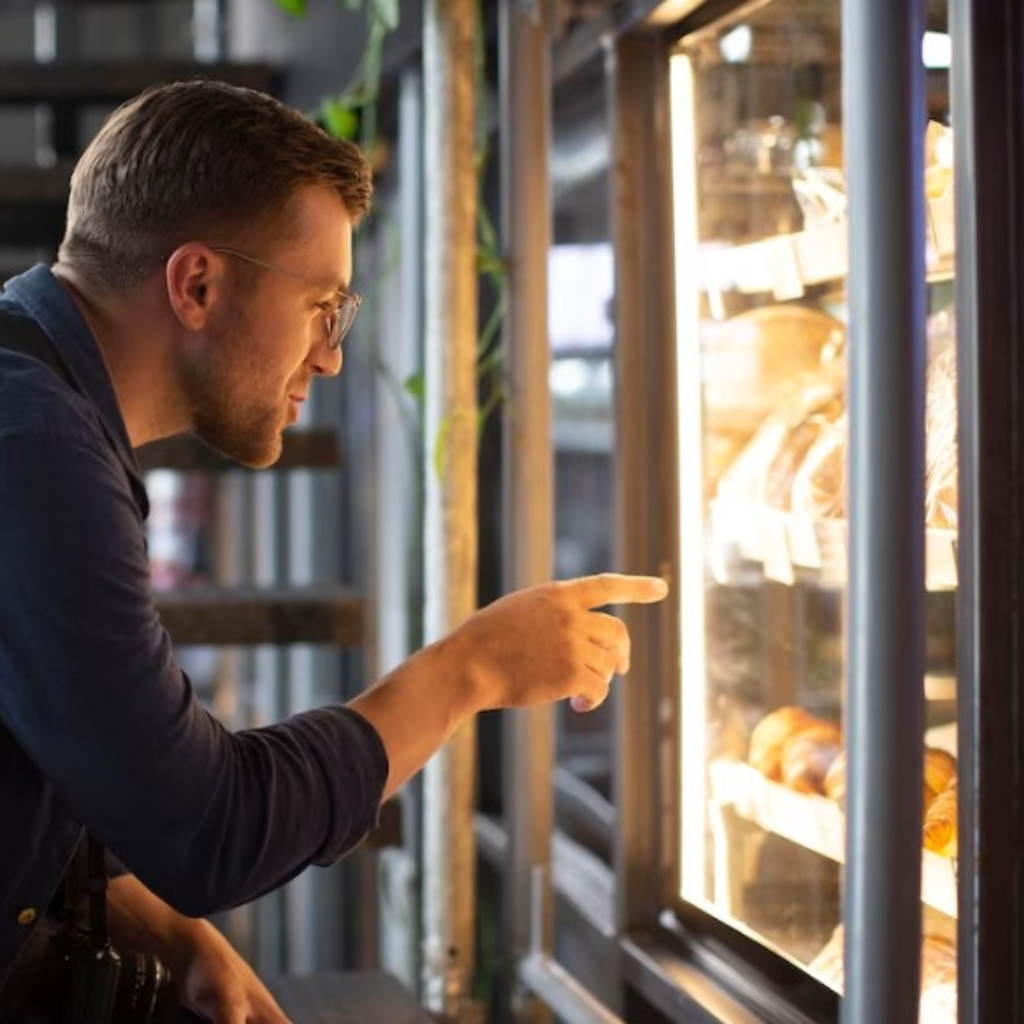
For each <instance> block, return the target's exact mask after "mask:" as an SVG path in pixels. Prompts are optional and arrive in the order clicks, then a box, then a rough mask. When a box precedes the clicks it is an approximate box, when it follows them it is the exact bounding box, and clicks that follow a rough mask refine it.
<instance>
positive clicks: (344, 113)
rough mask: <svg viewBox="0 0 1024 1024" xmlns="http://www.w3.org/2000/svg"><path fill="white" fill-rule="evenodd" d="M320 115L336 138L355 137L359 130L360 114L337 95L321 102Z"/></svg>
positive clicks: (328, 130) (329, 131)
mask: <svg viewBox="0 0 1024 1024" xmlns="http://www.w3.org/2000/svg"><path fill="white" fill-rule="evenodd" d="M320 117H321V119H322V120H323V123H324V127H325V128H326V129H327V132H328V134H329V135H332V136H334V138H336V139H354V138H355V137H356V135H357V134H358V132H359V115H358V114H357V113H356V112H355V110H353V109H352V107H351V106H350V105H349V104H347V103H345V102H343V101H342V100H341V99H339V98H338V97H336V96H329V97H327V98H326V99H324V100H323V101H322V102H321V104H320Z"/></svg>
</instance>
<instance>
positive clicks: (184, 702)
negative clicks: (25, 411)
mask: <svg viewBox="0 0 1024 1024" xmlns="http://www.w3.org/2000/svg"><path fill="white" fill-rule="evenodd" d="M0 588H2V590H0V716H2V718H3V720H4V722H5V723H6V724H7V726H8V727H9V728H10V730H11V732H12V733H13V734H14V736H15V737H16V738H17V740H18V742H19V743H20V744H21V745H22V747H23V748H24V749H25V751H26V752H27V753H28V755H29V756H30V757H31V758H32V759H33V760H34V761H35V763H36V764H37V766H38V767H39V769H40V770H41V771H42V772H43V774H44V775H46V776H47V778H49V779H50V781H51V782H52V783H53V785H54V786H55V787H56V789H57V791H58V792H59V793H60V795H61V796H62V798H63V799H64V800H65V801H66V803H67V804H68V806H69V807H70V809H71V811H72V813H73V814H74V815H75V816H76V817H79V818H80V820H81V821H82V822H83V823H85V824H86V825H88V826H89V827H90V828H91V829H92V830H93V831H94V832H95V833H96V835H97V836H98V837H99V838H100V839H101V840H102V841H103V842H104V843H105V844H106V845H107V846H108V847H109V848H110V849H111V850H112V851H113V853H114V854H115V856H116V857H117V858H119V859H120V860H121V861H123V863H124V864H125V865H126V866H127V867H129V868H130V870H131V871H133V872H134V873H135V874H136V875H137V876H138V877H139V878H140V879H141V881H142V882H143V883H144V884H145V885H147V886H148V887H149V888H150V889H152V890H153V891H154V892H156V893H157V894H158V895H160V896H161V897H162V898H163V899H165V900H166V901H167V902H168V903H170V904H171V905H172V906H174V907H176V908H177V909H178V910H180V911H182V912H184V913H187V914H193V915H197V916H198V915H205V914H209V913H212V912H213V911H216V910H220V909H224V908H226V907H230V906H234V905H237V904H239V903H242V902H245V901H248V900H250V899H252V898H254V897H256V896H258V895H260V894H261V893H264V892H266V891H268V890H270V889H272V888H275V887H277V886H279V885H281V884H282V883H284V882H286V881H287V880H288V879H290V878H292V877H293V876H294V875H296V874H297V873H298V872H299V871H301V870H302V869H303V868H304V867H306V866H307V865H309V864H311V863H316V864H327V863H330V862H332V861H334V860H336V859H337V858H338V857H340V856H341V855H342V854H344V853H345V852H346V851H347V850H349V849H351V848H352V847H353V846H354V845H355V844H356V843H358V842H359V841H360V840H361V839H362V838H363V836H364V835H365V834H366V832H367V831H368V830H369V829H371V828H373V827H374V825H375V824H376V821H377V815H378V810H379V804H380V800H381V796H382V793H383V789H384V785H385V782H386V779H387V771H388V764H387V755H386V752H385V750H384V747H383V744H382V742H381V740H380V738H379V736H378V735H377V733H376V732H375V730H374V729H373V728H372V726H370V724H369V723H368V722H367V721H366V720H365V719H363V718H361V717H360V716H359V715H358V714H357V713H355V712H354V711H351V710H350V709H348V708H345V707H342V706H330V707H324V708H320V709H317V710H314V711H310V712H307V713H305V714H301V715H296V716H295V717H293V718H291V719H288V720H287V721H285V722H282V723H280V724H277V725H273V726H270V727H268V728H263V729H254V730H247V731H243V732H239V733H232V732H230V731H229V730H227V729H225V728H224V727H223V726H222V725H221V724H220V723H219V722H217V720H216V719H214V718H213V717H212V716H211V715H210V714H209V713H208V712H207V711H206V710H205V709H204V708H203V707H202V705H201V704H200V703H199V702H198V700H197V699H196V697H195V695H194V693H193V690H192V687H191V685H190V683H189V680H188V678H187V676H186V675H185V674H184V673H183V672H182V670H181V668H180V667H179V666H178V664H177V663H176V661H175V658H174V655H173V652H172V649H171V644H170V641H169V638H168V636H167V633H166V631H165V630H164V629H163V627H162V625H161V623H160V620H159V617H158V614H157V612H156V610H155V607H154V603H153V595H152V590H151V586H150V579H149V567H148V561H147V557H146V548H145V538H144V534H143V530H142V526H141V523H140V521H139V516H138V512H137V509H136V507H135V504H134V502H133V500H132V497H131V492H130V489H129V486H128V482H127V479H126V476H125V473H124V471H123V469H122V467H121V466H120V464H119V463H118V462H117V459H116V457H115V456H114V455H113V453H112V452H111V451H110V450H109V448H108V447H107V446H106V443H105V442H104V441H103V439H102V437H100V436H99V434H98V430H96V429H95V428H93V429H89V428H84V429H83V427H82V425H81V424H77V425H76V429H74V430H71V429H68V428H67V427H66V426H65V427H61V426H60V424H59V423H57V424H50V425H49V426H48V427H47V428H46V429H39V430H33V431H26V432H16V433H13V434H11V433H7V434H0Z"/></svg>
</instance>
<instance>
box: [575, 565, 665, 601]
mask: <svg viewBox="0 0 1024 1024" xmlns="http://www.w3.org/2000/svg"><path fill="white" fill-rule="evenodd" d="M566 585H567V586H569V587H572V588H573V589H574V590H575V591H576V594H577V596H578V597H579V600H580V602H581V603H582V604H583V606H584V607H586V608H600V607H601V606H602V605H606V604H652V603H653V602H655V601H661V600H662V599H663V598H664V597H666V595H667V594H668V584H667V583H666V582H665V581H664V580H663V579H662V578H661V577H660V576H626V575H623V574H621V573H615V572H604V573H600V574H599V575H597V576H582V577H580V578H579V579H577V580H572V581H571V582H570V583H568V584H566Z"/></svg>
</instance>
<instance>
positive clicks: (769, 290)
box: [670, 0, 958, 1024]
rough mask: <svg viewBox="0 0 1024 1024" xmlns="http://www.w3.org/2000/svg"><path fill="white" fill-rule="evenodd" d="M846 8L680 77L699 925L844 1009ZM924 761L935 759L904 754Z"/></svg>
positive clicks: (939, 490) (930, 953)
mask: <svg viewBox="0 0 1024 1024" xmlns="http://www.w3.org/2000/svg"><path fill="white" fill-rule="evenodd" d="M928 11H929V14H928V25H927V27H928V32H927V33H926V35H925V38H924V41H923V49H922V60H923V62H924V64H925V66H926V67H927V69H928V71H927V80H928V94H927V102H928V120H927V133H926V139H925V150H926V169H925V182H924V187H925V192H926V197H927V203H926V205H927V219H928V222H927V226H926V233H927V239H928V253H927V264H928V281H927V296H928V370H927V385H926V388H927V399H926V420H927V466H926V472H927V478H926V509H925V516H926V521H927V535H926V555H927V591H928V595H927V599H926V612H927V636H926V662H927V674H926V677H925V679H924V680H920V679H908V680H906V685H907V686H922V685H923V686H924V696H925V701H926V715H927V731H926V736H925V749H924V750H923V751H922V758H923V762H924V786H925V789H924V794H923V797H924V805H925V814H924V817H923V819H922V822H921V836H922V840H921V842H922V875H923V882H922V904H923V919H924V929H923V930H924V946H923V952H922V1002H921V1019H922V1020H927V1021H929V1022H930V1024H931V1022H933V1021H934V1022H939V1021H945V1020H950V1021H954V1020H955V1019H956V916H957V888H956V864H957V860H956V856H957V843H956V795H957V789H956V785H957V784H956V767H957V752H958V748H957V730H956V724H955V723H956V679H955V673H956V649H955V636H956V628H955V626H956V622H955V607H954V605H955V596H956V588H957V582H958V581H957V526H958V459H957V419H958V416H957V384H956V343H955V330H954V328H955V320H954V306H953V298H954V287H953V286H954V281H953V276H954V275H953V266H954V256H955V243H954V207H953V134H952V132H953V128H952V124H951V115H950V99H949V98H950V89H949V65H950V56H951V47H950V37H949V32H948V22H947V12H946V4H945V2H944V0H943V2H929V3H928ZM841 20H842V19H841V3H840V2H839V0H772V2H770V3H755V4H750V5H747V6H745V7H743V8H740V9H739V10H738V11H737V12H736V13H735V14H733V15H732V16H730V17H728V18H727V19H724V20H722V21H720V22H717V23H715V24H714V25H713V26H712V27H710V28H706V29H702V30H700V31H699V32H697V33H695V34H693V35H689V36H686V37H684V38H683V40H682V41H681V42H680V44H679V45H678V47H677V49H676V52H675V53H674V55H673V57H672V63H671V71H670V76H671V97H672V99H671V120H672V148H673V153H672V162H673V182H674V202H675V239H676V253H675V257H676V259H675V262H676V281H677V287H676V307H677V347H678V364H679V394H678V408H679V416H680V424H679V431H680V465H679V473H680V497H679V508H680V536H681V551H682V554H681V566H680V581H679V590H680V605H681V619H680V631H681V647H682V658H681V676H680V707H681V712H680V719H681V737H680V749H681V758H680V798H681V815H680V840H679V842H680V863H679V876H678V894H679V899H680V903H681V905H685V906H688V907H690V908H696V909H697V910H698V911H701V912H703V913H704V914H707V915H710V916H711V917H713V918H715V919H717V920H719V921H720V922H723V923H725V924H727V925H728V926H729V927H730V928H731V929H732V930H733V931H735V932H739V933H742V934H743V935H744V936H746V938H747V939H749V940H753V941H754V942H756V943H758V944H760V945H761V946H763V947H765V948H766V949H767V950H770V951H771V952H772V953H774V954H776V955H777V956H778V957H779V958H782V959H783V960H785V961H788V962H789V963H791V964H792V965H795V966H796V967H798V968H800V969H802V970H804V971H806V972H807V974H808V975H809V976H811V977H814V978H816V979H817V980H818V981H819V982H820V983H821V984H822V985H825V986H828V987H829V988H831V989H833V990H835V991H836V992H841V991H842V988H843V970H842V968H843V959H842V953H843V922H842V894H843V860H844V835H845V806H846V776H845V766H846V752H845V743H844V706H843V694H844V685H845V673H846V667H847V660H846V656H845V652H844V649H843V630H844V617H845V614H846V596H847V579H848V571H847V562H848V557H847V556H848V528H847V498H848V495H847V490H846V457H847V444H848V427H847V377H848V373H847V324H848V320H849V311H848V306H847V293H846V279H847V263H848V232H847V221H846V182H845V176H844V151H843V150H844V134H843V110H842V103H841V70H842V69H841ZM907 742H908V743H919V742H920V738H919V737H910V736H908V737H907Z"/></svg>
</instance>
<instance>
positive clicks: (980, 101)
mask: <svg viewBox="0 0 1024 1024" xmlns="http://www.w3.org/2000/svg"><path fill="white" fill-rule="evenodd" d="M950 31H951V34H952V36H953V67H952V83H953V125H954V129H955V135H954V138H955V143H956V157H955V166H956V205H957V219H956V246H957V265H956V319H957V364H958V365H957V376H958V385H959V402H960V435H959V444H958V450H959V454H960V480H959V496H960V509H959V582H960V586H959V591H958V594H957V605H958V607H957V675H958V676H959V689H958V696H957V717H958V719H959V723H960V725H959V743H960V751H959V753H960V758H959V762H958V766H957V776H958V779H959V782H958V785H959V805H960V806H959V815H960V820H959V835H960V844H959V876H960V912H959V919H958V921H957V932H958V959H959V965H958V973H957V989H958V993H957V1001H958V1004H959V1005H958V1008H957V1010H958V1014H959V1020H960V1021H961V1022H962V1024H977V1022H983V1021H993V1020H995V1021H998V1020H1008V1021H1009V1020H1024V976H1022V974H1021V970H1020V964H1021V962H1022V959H1024V888H1022V886H1021V884H1020V882H1021V879H1022V878H1024V818H1022V815H1021V814H1019V813H1017V812H1016V811H1010V812H1009V813H1008V812H1007V808H1017V807H1019V806H1020V801H1021V786H1022V780H1024V531H1022V530H1021V522H1022V521H1024V451H1022V445H1024V338H1022V329H1024V203H1022V202H1021V191H1022V184H1021V176H1020V168H1021V166H1022V160H1024V110H1022V106H1021V103H1020V91H1021V85H1020V83H1021V72H1022V63H1021V62H1022V59H1024V10H1022V9H1021V5H1020V4H1019V3H1018V2H1016V0H998V2H994V0H969V2H964V3H955V4H951V5H950ZM993 197H998V199H994V198H993Z"/></svg>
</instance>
